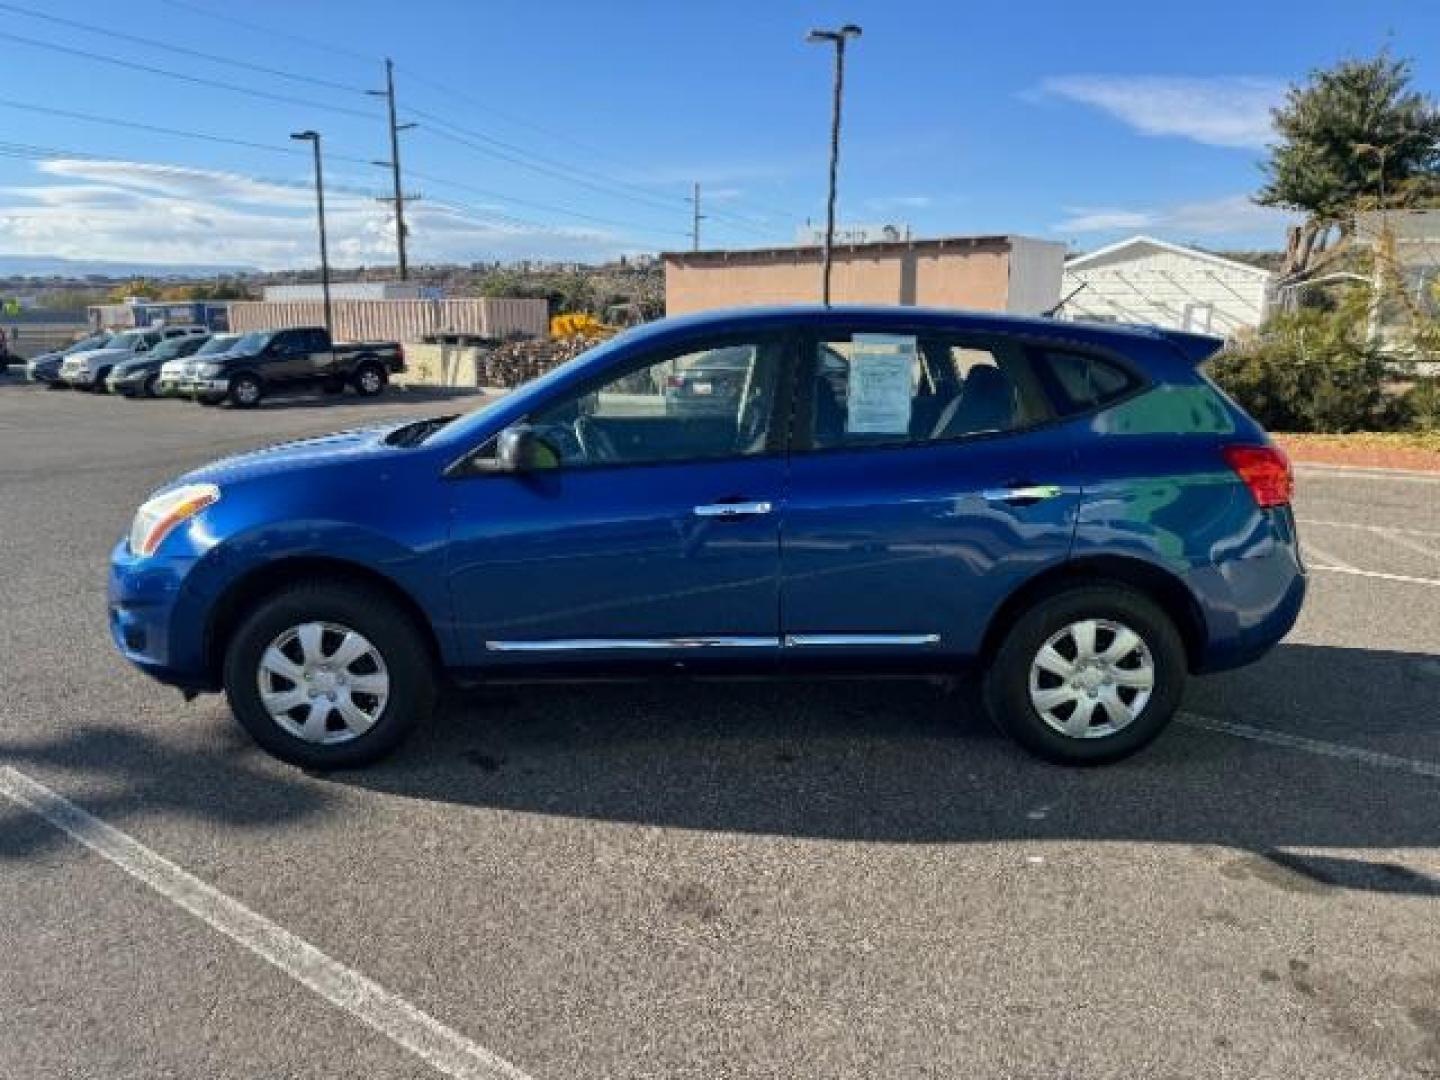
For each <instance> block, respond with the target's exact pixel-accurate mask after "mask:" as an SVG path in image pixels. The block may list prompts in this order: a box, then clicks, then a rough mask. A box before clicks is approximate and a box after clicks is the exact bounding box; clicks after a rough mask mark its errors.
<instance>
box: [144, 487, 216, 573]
mask: <svg viewBox="0 0 1440 1080" xmlns="http://www.w3.org/2000/svg"><path fill="white" fill-rule="evenodd" d="M219 501H220V489H219V488H218V487H216V486H215V485H214V484H185V485H183V486H181V487H178V488H172V489H171V490H170V491H166V492H163V493H161V494H159V495H156V496H155V497H154V498H153V499H150V500H149V501H147V502H146V503H145V504H144V505H143V506H141V507H140V509H139V510H136V511H135V520H134V521H133V522H132V523H131V525H130V552H131V554H133V555H139V556H141V557H142V558H143V557H148V556H150V555H153V554H155V549H156V548H158V547H159V546H160V542H161V541H162V540H164V539H165V537H167V536H169V535H170V533H171V531H172V530H173V529H174V528H175V527H176V526H177V525H181V524H183V523H184V522H186V521H189V520H190V519H191V518H192V517H194V516H195V515H196V514H198V513H200V511H201V510H204V509H205V508H206V507H207V506H209V505H211V504H212V503H216V502H219Z"/></svg>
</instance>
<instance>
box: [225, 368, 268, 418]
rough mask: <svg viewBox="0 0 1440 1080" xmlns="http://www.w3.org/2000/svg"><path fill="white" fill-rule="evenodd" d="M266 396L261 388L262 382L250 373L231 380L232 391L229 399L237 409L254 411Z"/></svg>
mask: <svg viewBox="0 0 1440 1080" xmlns="http://www.w3.org/2000/svg"><path fill="white" fill-rule="evenodd" d="M263 394H264V390H263V388H262V387H261V386H260V380H259V379H258V378H256V377H255V376H254V375H251V374H250V373H249V372H244V373H242V374H239V375H236V376H235V377H234V378H233V379H231V380H230V391H229V394H228V397H229V399H230V404H231V405H234V406H235V407H236V408H237V409H253V408H255V406H257V405H259V404H260V398H261V396H262V395H263Z"/></svg>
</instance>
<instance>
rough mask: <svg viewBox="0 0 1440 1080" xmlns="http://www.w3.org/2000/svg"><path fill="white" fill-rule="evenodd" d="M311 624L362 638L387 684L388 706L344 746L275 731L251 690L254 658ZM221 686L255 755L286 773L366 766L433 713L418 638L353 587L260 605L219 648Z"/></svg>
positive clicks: (327, 586) (389, 607) (406, 623)
mask: <svg viewBox="0 0 1440 1080" xmlns="http://www.w3.org/2000/svg"><path fill="white" fill-rule="evenodd" d="M311 620H329V621H333V622H338V623H341V624H343V625H346V626H351V627H353V628H354V629H356V630H358V631H360V632H361V633H362V634H364V635H365V636H366V637H367V638H369V639H370V641H371V642H372V643H373V644H374V645H375V646H376V647H377V648H378V649H379V650H380V652H381V655H382V656H384V658H385V666H386V668H387V669H388V670H389V672H390V676H391V692H390V700H389V701H388V702H387V703H386V706H385V711H384V712H383V713H382V714H381V716H380V719H379V721H378V722H377V723H376V724H375V726H374V727H373V728H371V729H370V730H369V731H367V732H366V733H365V734H364V735H361V736H360V737H359V738H357V739H353V740H351V741H350V742H345V743H339V744H337V745H334V746H322V745H317V744H314V743H308V742H305V741H304V740H303V739H297V738H295V737H294V736H293V735H290V734H288V733H287V732H285V731H284V730H282V729H281V728H280V727H279V726H278V725H277V724H276V723H275V721H274V720H273V719H272V718H271V716H270V714H269V713H268V712H267V711H266V709H265V706H264V705H263V704H261V702H260V692H259V689H258V687H257V686H256V683H255V670H256V665H257V664H258V663H259V659H260V655H261V653H263V652H264V650H265V649H266V648H267V647H268V646H269V644H270V642H271V641H273V640H274V639H275V637H276V636H277V635H278V634H279V633H281V632H282V631H283V630H285V629H287V628H288V627H291V626H294V625H296V624H297V623H300V622H307V621H311ZM224 656H225V662H224V673H223V677H224V686H225V695H226V697H227V699H228V700H229V702H230V709H231V711H232V712H233V713H234V714H235V718H236V720H238V721H239V722H240V724H241V726H242V727H244V728H245V730H246V731H247V732H249V734H250V737H251V738H253V739H254V740H255V741H256V742H257V743H258V744H259V745H260V746H261V747H263V748H264V749H265V750H267V751H269V752H270V753H271V754H274V755H275V756H276V757H278V758H280V759H281V760H282V761H288V762H290V763H291V764H292V765H298V766H300V767H301V768H305V769H315V770H326V769H342V768H352V767H356V766H360V765H368V764H370V763H371V762H374V761H378V760H379V759H381V758H383V757H385V756H386V755H387V754H389V753H391V752H392V751H393V750H394V749H395V748H396V747H397V746H399V745H400V743H401V742H403V741H404V739H405V738H406V736H408V735H409V734H410V732H411V731H412V730H413V729H414V728H415V727H416V725H417V724H419V723H420V722H422V721H423V720H425V719H427V718H428V717H429V716H430V713H431V712H432V711H433V710H434V707H435V699H436V692H437V691H436V687H437V681H436V674H435V666H434V661H433V660H432V658H431V656H430V652H429V650H428V649H427V648H426V645H425V637H424V634H423V631H422V630H421V629H420V628H419V627H416V626H414V625H412V622H411V618H410V615H409V613H408V612H406V611H405V610H404V609H403V608H401V607H399V606H398V605H396V604H395V603H394V602H393V601H392V600H390V598H389V597H387V596H385V595H384V594H383V593H380V592H377V591H376V590H374V589H370V588H366V587H365V586H363V585H358V584H355V583H353V582H330V581H321V582H310V583H306V584H303V585H291V586H288V587H287V588H284V589H282V590H280V591H279V592H276V593H272V594H271V595H270V596H268V597H267V598H265V599H264V600H261V601H260V602H259V603H258V604H257V605H256V606H255V608H254V610H252V611H251V612H250V613H249V614H248V615H247V616H245V618H244V619H242V620H241V622H240V624H239V626H238V628H237V629H236V631H235V633H234V634H233V635H232V636H231V638H230V641H229V642H227V643H226V646H225V653H224Z"/></svg>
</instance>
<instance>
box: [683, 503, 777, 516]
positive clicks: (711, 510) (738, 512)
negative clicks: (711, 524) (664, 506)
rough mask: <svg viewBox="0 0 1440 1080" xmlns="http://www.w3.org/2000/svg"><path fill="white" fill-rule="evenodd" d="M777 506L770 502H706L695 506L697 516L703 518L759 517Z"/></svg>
mask: <svg viewBox="0 0 1440 1080" xmlns="http://www.w3.org/2000/svg"><path fill="white" fill-rule="evenodd" d="M774 509H775V507H774V506H773V505H772V504H771V503H768V502H721V503H705V504H703V505H701V506H697V507H695V516H696V517H702V518H735V517H757V516H759V515H761V514H768V513H770V511H772V510H774Z"/></svg>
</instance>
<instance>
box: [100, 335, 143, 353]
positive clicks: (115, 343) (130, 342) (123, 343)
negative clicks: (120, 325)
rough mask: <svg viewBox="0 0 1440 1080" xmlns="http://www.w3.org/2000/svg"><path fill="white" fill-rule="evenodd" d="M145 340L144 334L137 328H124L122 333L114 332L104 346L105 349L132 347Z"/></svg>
mask: <svg viewBox="0 0 1440 1080" xmlns="http://www.w3.org/2000/svg"><path fill="white" fill-rule="evenodd" d="M144 340H145V334H144V333H143V332H142V331H139V330H126V331H125V332H124V333H123V334H116V335H115V336H114V337H112V338H111V339H110V340H109V341H108V342H106V345H105V347H106V348H107V349H134V348H135V346H137V345H139V344H140V343H141V342H143V341H144Z"/></svg>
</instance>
